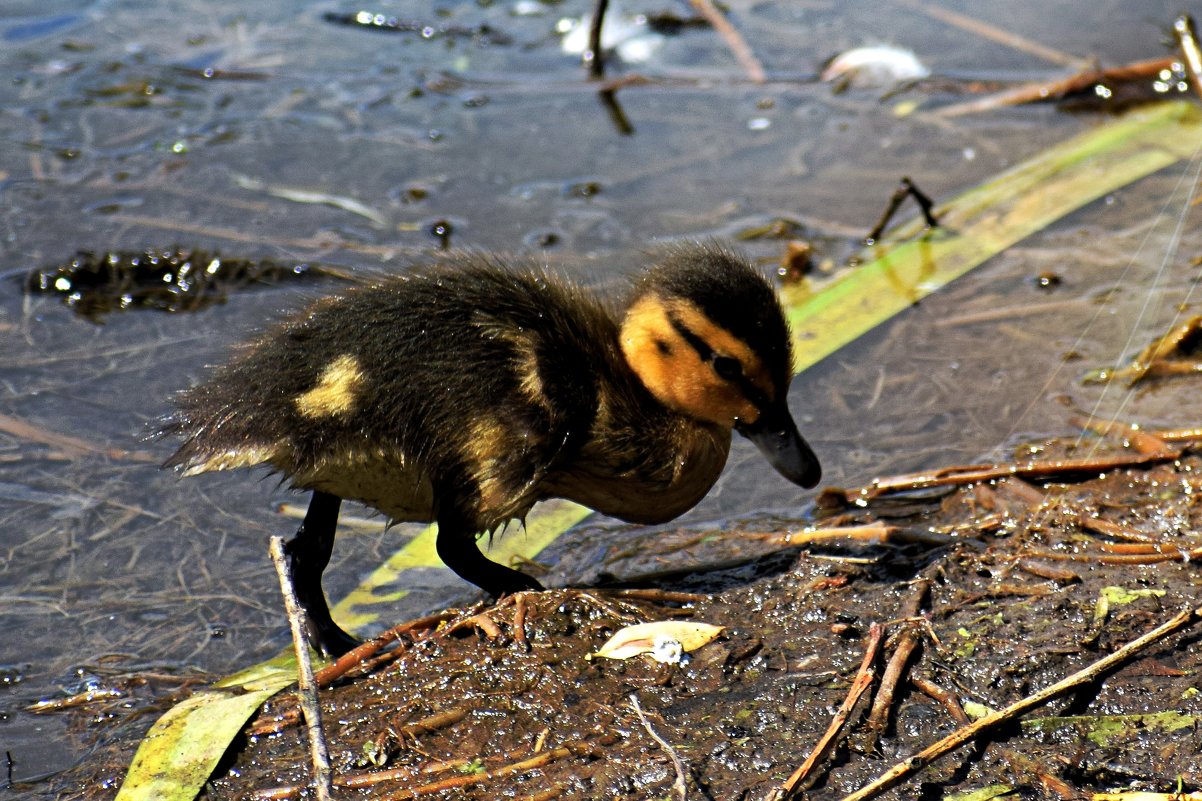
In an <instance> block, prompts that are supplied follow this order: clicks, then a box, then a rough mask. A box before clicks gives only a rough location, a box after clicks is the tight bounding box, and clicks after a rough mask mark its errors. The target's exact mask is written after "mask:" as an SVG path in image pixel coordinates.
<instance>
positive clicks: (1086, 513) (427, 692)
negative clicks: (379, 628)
mask: <svg viewBox="0 0 1202 801" xmlns="http://www.w3.org/2000/svg"><path fill="white" fill-rule="evenodd" d="M1158 442H1159V441H1158ZM1097 444H1098V441H1097V440H1094V441H1091V442H1087V443H1085V444H1084V445H1082V444H1076V443H1069V444H1063V443H1059V444H1058V443H1052V444H1050V445H1047V446H1041V447H1039V448H1031V449H1027V450H1026V451H1025V452H1024V454H1022V456H1023V458H1024V461H1023V462H1020V463H1019V464H1027V463H1029V460H1030V459H1036V460H1039V461H1040V462H1041V463H1044V464H1061V465H1064V464H1070V465H1073V466H1074V467H1073V470H1072V472H1073V473H1075V475H1074V476H1073V477H1072V479H1071V480H1069V479H1068V478H1067V477H1053V478H1052V479H1050V480H1049V479H1047V478H1044V479H1041V480H1040V481H1039V482H1036V481H1034V480H1024V479H1023V478H1020V477H1017V476H1010V477H1007V478H1001V479H995V480H992V481H989V482H986V483H978V484H970V485H965V486H958V487H944V488H935V489H930V488H928V489H924V490H919V491H914V490H911V491H909V492H906V493H903V494H893V495H888V496H884V495H882V496H877V497H873V493H872V492H871V491H870V492H866V493H848V494H846V496H845V497H846V498H849V499H851V500H852V501H854V502H853V503H851V505H850V506H846V507H843V508H839V509H831V510H829V511H828V512H827V513H826V515H827V516H826V519H825V520H824V521H823V524H824V526H823V528H822V529H821V530H819V531H817V532H811V533H810V534H808V535H807V534H804V533H802V532H800V531H799V529H800V525H797V526H790V525H789V523H788V521H779V520H778V521H773V522H772V523H771V524H768V523H766V522H765V521H762V520H761V521H757V522H756V523H755V524H753V525H747V526H743V527H733V528H730V529H727V530H721V531H710V532H697V531H678V532H669V533H667V534H665V533H664V532H660V533H658V534H657V535H656V536H657V537H658V538H659V541H660V542H661V543H662V542H664V541H665V539H664V538H665V537H666V538H667V540H666V541H667V542H671V541H672V540H673V539H674V538H675V540H676V541H677V542H685V541H691V542H693V543H694V545H693V547H692V548H691V549H690V550H691V551H692V552H691V553H688V554H686V555H685V558H697V559H700V560H701V561H705V560H706V559H707V558H708V556H707V553H706V549H707V548H712V549H714V550H713V551H712V552H711V553H710V555H711V556H714V559H715V560H716V561H718V562H721V561H722V558H723V557H722V549H723V548H725V547H728V545H729V543H730V542H731V541H732V540H735V541H738V542H739V543H740V548H741V549H742V551H743V552H744V553H746V548H747V547H748V543H749V542H754V543H756V544H757V547H759V548H761V549H762V550H761V552H762V554H763V555H762V556H761V557H759V558H758V559H752V560H750V561H748V562H746V563H745V564H743V565H740V566H728V567H725V568H723V569H721V570H716V571H709V572H707V573H704V574H699V575H694V576H692V577H690V578H689V579H688V580H680V579H677V580H674V581H673V582H672V583H671V586H670V588H669V587H667V586H664V588H663V589H660V590H644V591H641V592H633V593H631V592H625V593H624V592H623V591H614V590H575V591H574V590H556V591H549V592H545V593H530V594H524V595H522V596H518V597H514V598H509V599H506V600H504V601H502V602H501V603H499V604H497V605H495V606H490V607H480V608H474V609H471V610H466V611H463V612H452V613H447V614H446V615H442V616H440V618H441V622H440V623H438V624H437V625H435V624H434V623H431V622H428V625H425V626H423V627H414V628H411V629H410V630H408V631H407V632H406V633H405V634H403V635H402V636H401V638H400V641H399V645H397V646H396V647H395V648H394V649H393V650H390V651H385V652H383V653H382V655H379V656H377V657H375V658H374V660H373V661H370V662H368V663H366V664H365V665H364V666H360V667H359V668H356V669H354V670H352V671H351V672H349V673H347V674H345V675H344V676H342V677H341V678H339V679H338V680H337V681H335V682H334V683H333V684H332V685H331V686H328V687H326V688H325V689H324V690H323V691H322V693H321V702H322V710H323V716H324V720H325V725H326V735H327V738H328V741H329V746H330V753H331V759H332V763H333V769H334V777H335V792H336V796H337V797H341V798H351V797H354V798H365V799H384V798H387V799H406V798H433V799H440V798H456V799H461V798H481V799H484V798H487V799H494V798H519V799H558V798H563V799H661V798H668V797H679V794H678V793H677V794H676V795H673V793H674V791H673V785H674V783H680V782H683V784H684V785H685V788H686V790H687V797H688V798H696V799H764V798H767V797H769V796H770V793H771V792H772V791H773V789H774V788H777V787H779V786H780V785H781V784H782V782H784V781H785V780H786V779H787V778H788V777H789V776H790V774H792V773H793V771H794V770H795V769H796V768H797V766H798V765H800V764H801V763H802V761H803V760H805V758H806V756H807V754H809V752H810V751H811V750H812V749H813V747H814V745H815V743H817V742H818V740H819V739H820V737H822V735H823V732H824V731H825V730H826V729H827V727H828V725H829V724H830V721H831V718H832V715H833V712H834V710H836V709H838V708H839V706H840V704H841V703H843V701H844V698H845V697H846V696H847V695H848V691H849V687H850V686H851V685H852V683H853V680H854V679H855V677H856V676H857V673H858V672H860V665H861V662H862V660H863V658H864V654H865V647H866V646H865V643H866V641H868V640H869V639H870V635H871V634H872V633H873V632H875V631H878V630H880V631H883V634H884V637H883V639H882V640H881V642H882V645H883V647H882V648H881V651H880V654H879V655H878V656H877V657H876V658H875V659H874V660H873V661H872V664H871V668H872V672H873V677H874V678H873V681H872V684H871V685H870V688H869V691H868V692H867V693H865V695H864V696H863V698H862V699H861V700H860V701H859V702H858V704H857V705H856V706H855V707H854V708H853V709H852V712H851V715H850V717H849V722H848V726H847V728H846V729H845V730H844V733H843V734H842V735H840V737H839V739H838V741H837V743H838V744H837V746H836V747H835V748H834V749H832V751H831V752H830V753H829V755H827V756H825V757H823V758H822V759H820V760H819V761H818V763H817V765H816V767H815V769H814V771H813V773H812V774H811V776H810V777H809V778H808V779H807V780H806V781H805V783H804V784H803V785H802V786H805V785H807V784H808V785H809V789H808V791H807V797H810V798H832V799H833V798H839V797H842V796H843V795H845V794H847V793H849V792H852V791H854V790H856V789H858V788H859V787H861V786H863V785H864V784H866V783H868V782H869V781H871V780H872V779H874V778H875V777H877V776H878V775H879V774H881V773H883V772H884V771H885V770H887V769H888V768H889V767H891V766H892V765H894V764H895V763H897V762H899V761H901V760H903V759H905V758H906V757H908V756H910V755H912V754H914V753H916V752H918V751H920V750H921V749H923V748H925V747H926V746H928V745H930V744H931V743H932V742H934V741H936V740H938V739H939V738H941V737H943V736H945V735H947V734H949V733H950V732H952V731H954V730H956V729H957V728H959V727H961V726H962V725H965V723H966V722H967V721H968V720H969V719H971V718H973V717H979V716H980V715H982V714H984V713H985V712H987V711H988V710H991V709H1001V708H1003V707H1006V706H1008V705H1010V704H1012V703H1014V702H1016V701H1018V700H1019V699H1022V698H1024V697H1025V696H1028V695H1030V694H1031V693H1033V692H1035V691H1037V690H1039V689H1041V688H1044V687H1047V686H1048V685H1051V684H1053V683H1055V682H1057V681H1059V680H1060V679H1062V678H1063V677H1065V676H1067V675H1069V674H1071V673H1073V672H1075V671H1078V670H1080V669H1082V668H1084V667H1086V666H1087V665H1089V664H1090V663H1092V662H1094V661H1096V660H1098V659H1099V658H1100V657H1102V656H1104V655H1106V654H1108V653H1111V652H1113V651H1114V650H1116V649H1117V648H1119V647H1120V646H1122V645H1123V644H1125V643H1127V642H1129V641H1131V640H1133V639H1135V638H1136V637H1138V636H1140V635H1141V634H1143V633H1145V632H1147V631H1148V630H1150V629H1152V628H1154V627H1156V626H1157V625H1159V624H1161V623H1163V622H1164V621H1165V620H1167V619H1169V618H1171V617H1172V616H1173V615H1174V614H1175V613H1177V612H1179V611H1181V610H1183V609H1197V608H1199V607H1200V606H1202V581H1200V580H1199V575H1198V570H1197V567H1196V566H1195V565H1194V564H1193V563H1191V562H1190V558H1196V557H1198V556H1200V555H1202V536H1200V535H1199V534H1198V532H1199V530H1202V510H1200V509H1199V508H1198V504H1197V503H1196V502H1195V498H1196V497H1197V496H1198V493H1199V492H1202V475H1200V474H1199V471H1200V470H1202V458H1199V457H1198V456H1196V455H1193V454H1191V453H1190V452H1189V451H1188V450H1182V448H1183V447H1186V448H1188V446H1180V445H1170V444H1167V443H1160V444H1159V445H1153V446H1152V447H1150V448H1149V446H1148V442H1147V440H1146V439H1143V440H1141V441H1140V442H1139V443H1137V444H1139V445H1140V446H1141V447H1143V448H1144V449H1145V451H1144V454H1143V455H1141V454H1139V453H1137V452H1136V451H1135V450H1134V449H1133V448H1132V447H1126V448H1125V447H1123V446H1122V445H1114V446H1107V447H1109V451H1108V452H1105V453H1101V454H1097V453H1094V452H1093V451H1094V449H1095V448H1096V446H1097ZM1087 448H1088V449H1089V451H1090V452H1089V453H1086V452H1085V451H1086V449H1087ZM1129 456H1130V457H1133V458H1132V459H1131V461H1144V462H1147V463H1146V464H1142V465H1139V466H1136V467H1126V468H1113V469H1109V470H1106V471H1105V472H1102V473H1100V474H1099V473H1098V472H1095V473H1094V474H1093V476H1092V477H1082V476H1083V474H1085V473H1087V472H1088V465H1089V464H1090V463H1091V461H1090V460H1097V463H1098V464H1104V463H1108V461H1107V460H1110V462H1113V461H1114V460H1115V459H1116V458H1117V459H1118V460H1119V461H1122V460H1123V459H1125V458H1127V457H1129ZM1145 456H1146V457H1147V458H1144V457H1145ZM1082 465H1085V467H1082ZM1041 472H1042V473H1047V472H1052V473H1055V472H1056V471H1055V470H1052V471H1038V470H1035V471H1028V472H1027V473H1026V474H1027V475H1033V474H1036V473H1041ZM1022 474H1023V473H1022V472H1021V471H1019V473H1018V475H1022ZM1060 482H1063V483H1060ZM915 483H921V482H915ZM751 528H756V529H759V530H756V531H751V530H748V529H751ZM840 532H842V534H841V533H840ZM806 539H808V540H809V542H808V544H806V545H804V546H802V547H799V546H797V545H796V544H794V543H797V542H800V541H802V540H806ZM699 584H702V585H706V586H708V587H709V588H710V589H711V590H713V589H714V588H717V590H716V591H714V592H710V593H707V594H704V595H698V596H696V597H695V598H692V597H690V596H689V595H688V594H686V593H684V592H681V591H680V589H681V587H682V586H686V587H689V588H696V587H697V586H698V585H699ZM1195 617H1196V615H1195ZM673 619H684V620H692V621H703V622H706V623H710V624H715V625H718V626H722V627H725V629H724V632H723V633H722V634H721V635H720V636H719V637H718V639H717V640H715V641H713V642H710V643H709V644H707V645H704V646H702V647H700V648H698V649H696V650H695V651H693V652H692V653H690V654H688V655H687V656H686V658H685V659H684V660H683V661H682V662H680V663H679V664H672V663H660V662H657V661H654V660H653V659H652V658H650V657H649V656H636V657H633V658H630V659H627V660H612V659H606V658H600V657H596V656H592V655H593V654H594V653H595V652H596V651H597V650H598V649H599V648H600V647H601V646H602V644H603V643H605V641H606V640H607V639H608V638H609V637H610V636H611V635H613V634H614V633H615V632H617V631H619V630H620V629H622V628H623V627H625V626H627V625H629V624H631V623H635V622H643V621H650V620H673ZM878 625H879V627H880V628H879V629H878ZM906 642H908V643H909V646H905V645H903V643H906ZM1197 643H1198V633H1197V632H1196V631H1193V630H1192V629H1190V628H1189V626H1188V625H1186V626H1184V627H1183V633H1181V634H1177V635H1174V636H1172V637H1170V638H1168V639H1166V640H1164V641H1163V642H1160V643H1157V644H1153V645H1151V646H1149V647H1148V648H1146V649H1144V650H1142V651H1140V652H1139V653H1136V654H1134V655H1133V656H1132V658H1131V659H1129V660H1128V661H1126V662H1125V663H1124V664H1123V665H1121V666H1119V667H1117V668H1115V669H1112V670H1110V671H1109V672H1106V673H1103V674H1102V675H1101V676H1100V678H1099V679H1098V680H1096V681H1091V682H1088V683H1086V684H1084V685H1082V686H1081V687H1080V688H1078V689H1077V690H1075V691H1073V692H1069V693H1067V694H1065V695H1064V696H1062V697H1059V698H1057V699H1055V700H1053V701H1051V702H1050V703H1049V704H1047V705H1045V706H1042V707H1041V708H1038V709H1035V710H1033V711H1031V712H1029V713H1028V714H1027V715H1026V716H1024V717H1023V718H1022V720H1021V721H1019V722H1015V723H1012V724H1009V725H1008V726H1006V727H1003V728H1000V729H995V730H991V731H990V732H988V733H987V734H986V735H985V736H984V737H983V738H981V739H979V740H976V741H973V742H971V743H970V744H969V745H967V746H966V747H964V748H961V749H960V750H958V751H955V752H953V753H951V754H950V755H948V756H946V757H944V758H943V759H941V760H939V761H937V762H935V763H934V764H933V765H931V766H929V767H927V768H925V769H923V770H921V771H920V772H918V773H917V775H916V776H914V777H913V778H911V779H910V781H909V782H908V784H907V785H906V786H905V787H904V789H903V790H902V792H904V793H906V794H907V795H910V796H913V794H914V793H916V792H917V793H920V794H924V795H927V796H930V797H936V796H942V795H945V794H947V793H949V792H953V791H969V790H980V789H982V788H986V787H991V788H994V790H993V792H992V793H991V796H990V797H992V795H997V794H1004V793H1020V794H1022V795H1024V796H1027V797H1057V798H1078V797H1082V798H1083V797H1085V796H1086V794H1088V793H1090V792H1096V791H1103V790H1115V789H1123V790H1155V791H1168V792H1172V791H1174V790H1176V789H1177V782H1178V780H1180V781H1181V782H1182V786H1183V787H1184V788H1185V789H1186V790H1191V789H1196V788H1198V787H1199V786H1202V763H1200V762H1199V760H1198V754H1199V753H1200V752H1202V725H1199V723H1200V721H1202V693H1200V692H1199V689H1198V676H1199V672H1200V670H1202V658H1200V656H1199V650H1198V648H1197ZM910 646H913V647H914V650H913V652H912V654H911V656H910V657H909V658H908V660H902V659H894V661H895V662H903V661H904V663H905V664H898V665H896V666H894V667H893V668H891V669H886V664H887V663H888V662H889V661H890V660H891V659H893V656H892V655H893V654H895V653H896V652H897V651H898V650H899V649H902V648H904V647H910ZM898 669H900V670H899V672H895V671H898ZM882 683H884V684H887V685H895V687H894V689H893V690H892V692H893V695H892V698H891V700H889V699H888V698H882V696H881V685H882ZM874 693H876V695H877V697H878V698H880V699H882V700H878V701H877V702H876V706H877V707H879V709H876V710H873V709H872V706H873V703H874V702H873V700H872V696H873V694H874ZM636 701H637V705H638V706H637V708H636V706H635V702H636ZM298 717H299V716H298V715H297V713H296V702H295V698H294V697H293V696H292V695H291V694H290V693H287V692H286V693H282V694H280V695H278V696H277V697H276V698H274V699H273V700H272V701H270V702H269V703H268V704H267V705H266V706H265V708H264V709H263V710H262V711H261V713H260V714H259V716H258V717H257V718H256V719H253V720H252V721H251V723H250V724H249V726H248V728H247V730H246V735H245V737H244V738H243V740H242V741H241V742H240V743H239V744H238V747H237V750H236V752H234V753H231V754H230V755H228V756H227V759H226V761H225V762H224V764H223V765H222V768H221V771H220V774H219V775H217V776H215V777H214V778H213V779H212V781H211V782H210V783H209V784H208V786H207V788H206V791H205V794H206V797H209V798H214V799H226V798H229V799H245V798H260V799H265V798H301V797H305V798H307V797H311V792H312V791H311V790H310V789H307V783H308V776H309V755H308V749H307V745H306V735H305V731H304V729H303V727H302V726H300V725H299V724H298V722H297V720H298ZM124 747H125V748H127V749H128V747H129V740H128V738H127V739H126V740H125V743H124ZM104 756H105V758H104V759H99V758H98V759H97V760H94V761H93V762H92V763H90V764H89V765H85V766H82V767H81V769H80V770H79V771H77V772H75V774H73V775H72V776H69V777H64V782H69V783H70V784H71V785H72V786H74V787H76V788H78V787H80V786H90V787H93V788H95V787H102V786H107V787H109V788H111V787H112V786H113V781H114V778H116V777H115V776H114V774H112V773H111V772H110V773H108V774H106V775H105V776H103V777H100V778H99V779H98V778H97V777H96V772H97V771H102V770H108V771H112V770H114V767H113V766H115V765H117V764H119V763H122V762H124V763H126V764H127V763H128V760H129V757H130V753H129V751H128V750H127V751H124V752H120V753H118V749H113V748H110V749H109V753H107V754H105V755H104ZM102 764H107V765H108V766H109V767H107V768H102V767H101V765H102ZM89 771H90V780H91V781H93V782H94V783H92V784H88V785H83V784H81V783H80V782H82V781H85V779H84V776H83V774H85V773H89ZM105 794H111V793H107V791H106V792H101V793H95V792H94V793H91V795H93V796H95V795H105Z"/></svg>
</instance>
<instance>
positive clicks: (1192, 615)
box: [842, 607, 1202, 801]
mask: <svg viewBox="0 0 1202 801" xmlns="http://www.w3.org/2000/svg"><path fill="white" fill-rule="evenodd" d="M1199 619H1202V607H1198V608H1196V609H1184V610H1182V611H1181V612H1178V613H1177V614H1176V615H1174V616H1173V617H1172V618H1171V619H1170V620H1169V621H1167V622H1166V623H1164V624H1162V625H1160V626H1157V627H1156V628H1155V629H1153V630H1152V631H1149V632H1148V633H1146V634H1144V635H1143V636H1141V637H1138V638H1136V639H1134V640H1132V641H1131V642H1129V643H1127V644H1126V645H1124V646H1123V647H1122V648H1120V649H1118V650H1117V651H1115V652H1114V653H1112V654H1110V655H1109V656H1105V657H1102V658H1101V659H1099V660H1097V661H1096V662H1094V663H1093V664H1091V665H1089V666H1088V667H1086V668H1084V669H1082V670H1079V671H1077V672H1076V673H1073V674H1071V675H1069V676H1066V677H1065V678H1063V679H1061V680H1060V681H1058V682H1056V683H1055V684H1053V685H1051V686H1050V687H1046V688H1044V689H1042V690H1040V691H1039V692H1037V693H1034V694H1033V695H1028V696H1027V697H1026V698H1023V699H1021V700H1019V701H1016V702H1015V703H1013V704H1011V705H1010V706H1008V707H1006V708H1005V709H1002V710H999V711H996V712H991V713H990V714H988V715H986V716H985V717H983V718H981V719H980V720H977V721H976V722H974V723H972V724H970V725H968V726H965V727H963V728H960V729H957V730H956V731H954V732H952V733H951V734H949V735H948V736H947V737H944V738H943V739H942V740H939V741H938V742H936V743H934V744H932V745H930V746H928V747H926V748H924V749H923V750H922V751H919V752H918V753H917V754H915V755H914V756H911V757H908V758H906V759H904V760H902V761H901V762H899V763H897V764H896V765H894V766H893V767H892V768H890V769H889V770H887V771H885V772H884V773H882V774H881V775H880V776H879V777H877V778H876V779H875V780H874V781H872V782H870V783H868V784H866V785H864V786H863V787H861V788H860V789H859V790H857V791H856V792H854V793H851V794H850V795H846V796H844V797H843V799H842V801H867V799H869V798H874V797H876V796H877V795H880V794H881V793H883V792H885V791H886V790H888V789H890V788H891V787H894V786H896V785H897V784H899V783H900V782H902V781H903V780H905V779H907V778H909V777H910V776H911V775H913V774H915V773H917V772H918V771H920V770H922V769H923V768H925V767H926V766H927V765H929V764H931V763H932V762H934V761H935V760H936V759H939V758H940V757H941V756H943V755H944V754H947V753H948V752H950V751H954V750H955V749H957V748H959V747H960V746H962V745H964V744H965V743H967V742H968V741H970V740H974V739H976V738H978V737H980V736H982V735H984V734H987V733H989V732H991V731H993V730H994V729H996V728H998V727H999V726H1003V725H1005V724H1007V723H1010V722H1011V721H1013V720H1014V719H1016V718H1018V717H1020V716H1021V715H1023V714H1024V713H1026V712H1027V711H1028V710H1031V709H1034V708H1035V707H1037V706H1042V705H1043V704H1045V703H1047V702H1048V701H1050V700H1052V699H1053V698H1055V697H1056V696H1058V695H1062V694H1063V693H1066V692H1068V691H1069V690H1072V689H1075V688H1077V687H1079V686H1080V685H1082V684H1089V683H1090V682H1093V681H1096V680H1097V679H1098V678H1099V677H1100V676H1102V675H1103V674H1104V673H1106V672H1108V671H1109V670H1111V669H1113V668H1115V667H1117V666H1118V665H1120V664H1122V663H1123V662H1125V661H1127V660H1128V659H1130V658H1131V657H1132V656H1134V655H1135V654H1137V653H1139V652H1140V651H1142V650H1144V649H1145V648H1148V647H1149V646H1151V645H1154V644H1156V643H1158V642H1160V641H1161V640H1163V639H1165V638H1166V637H1168V636H1170V635H1172V634H1176V633H1177V632H1178V631H1181V630H1182V629H1185V628H1188V627H1190V626H1192V625H1194V624H1195V623H1197V622H1198V620H1199Z"/></svg>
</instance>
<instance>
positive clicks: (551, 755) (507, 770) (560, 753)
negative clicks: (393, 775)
mask: <svg viewBox="0 0 1202 801" xmlns="http://www.w3.org/2000/svg"><path fill="white" fill-rule="evenodd" d="M587 750H589V746H588V745H587V744H585V743H582V742H573V743H568V744H567V745H561V746H560V747H559V748H553V749H551V750H549V751H543V752H541V753H538V754H535V755H534V756H532V757H530V758H529V759H523V760H521V761H519V762H514V763H511V764H509V765H502V766H501V767H499V768H494V769H493V770H486V771H483V772H481V773H472V774H468V775H464V776H449V777H447V778H445V779H439V780H438V781H435V782H430V783H429V784H423V785H421V786H420V787H413V788H406V789H404V790H401V791H399V792H396V793H390V794H388V795H384V796H380V797H379V801H408V799H412V798H419V797H421V796H424V795H432V794H434V793H440V792H442V791H444V790H452V789H456V788H460V787H470V786H472V785H476V784H484V783H485V782H488V781H491V780H493V779H500V778H503V777H505V776H510V775H512V774H514V773H525V772H527V771H531V770H536V769H538V768H541V767H544V766H545V765H548V764H550V763H552V762H554V761H556V760H559V759H563V758H564V757H568V756H572V755H573V754H575V753H583V752H585V751H587Z"/></svg>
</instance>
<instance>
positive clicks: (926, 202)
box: [864, 176, 939, 245]
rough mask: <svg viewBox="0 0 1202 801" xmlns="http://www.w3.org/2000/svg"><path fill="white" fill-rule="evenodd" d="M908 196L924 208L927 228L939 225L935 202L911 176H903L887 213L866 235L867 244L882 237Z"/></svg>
mask: <svg viewBox="0 0 1202 801" xmlns="http://www.w3.org/2000/svg"><path fill="white" fill-rule="evenodd" d="M908 197H912V198H914V202H915V203H917V204H918V208H920V209H921V210H922V219H923V221H924V222H925V223H926V226H927V228H937V227H938V226H939V221H938V220H936V219H935V215H934V213H933V212H932V209H934V208H935V202H934V201H933V200H931V199H930V198H929V197H927V195H926V193H925V192H923V191H922V190H921V189H919V188H918V187H917V186H915V185H914V182H913V181H911V180H910V179H909V177H907V176H903V177H902V179H901V183H900V184H899V185H898V187H897V189H894V190H893V194H892V195H890V196H889V203H888V205H887V206H886V207H885V213H884V214H882V215H881V218H880V219H879V220H877V223H876V225H874V226H872V230H871V231H869V232H868V236H866V237H864V244H865V245H874V244H876V241H877V240H878V239H880V238H881V234H883V233H884V232H885V226H887V225H888V224H889V221H890V220H892V219H893V215H894V214H896V213H897V210H898V208H899V207H900V206H901V204H902V203H903V202H904V201H905V199H906V198H908Z"/></svg>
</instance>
